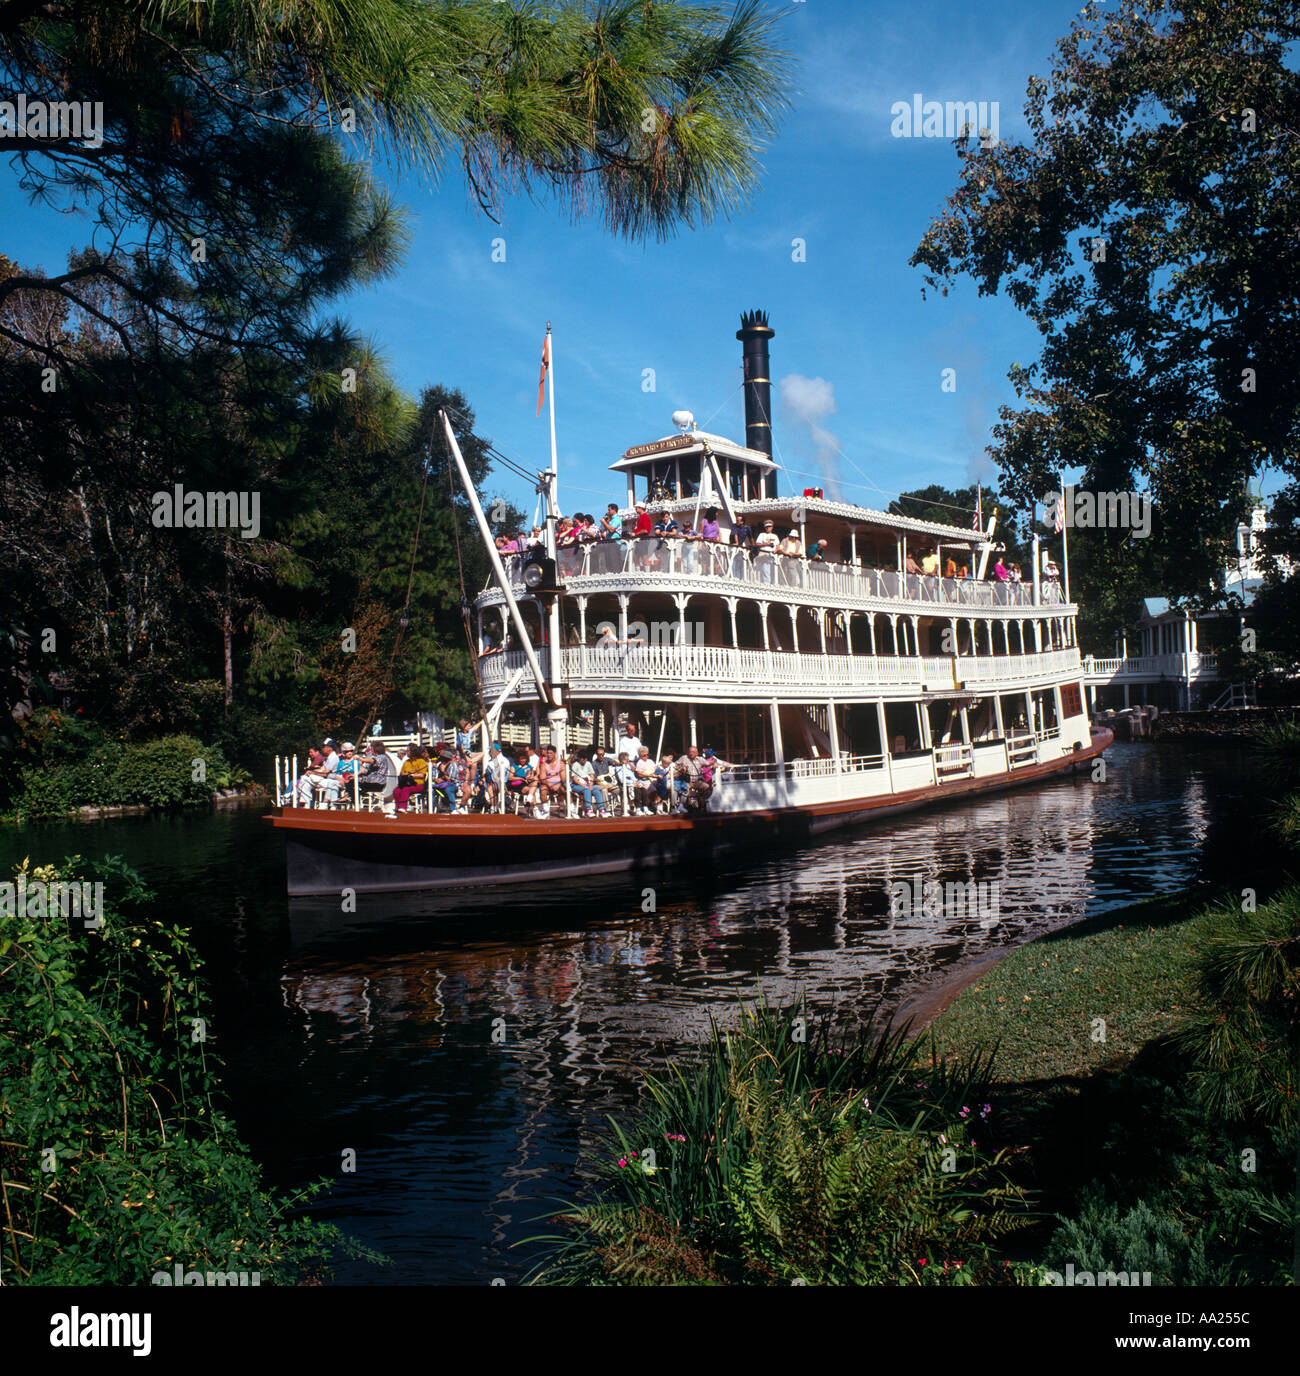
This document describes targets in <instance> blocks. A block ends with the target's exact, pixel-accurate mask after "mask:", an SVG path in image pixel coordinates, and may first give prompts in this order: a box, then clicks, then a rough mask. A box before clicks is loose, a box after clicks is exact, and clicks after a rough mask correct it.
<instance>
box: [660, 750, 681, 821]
mask: <svg viewBox="0 0 1300 1376" xmlns="http://www.w3.org/2000/svg"><path fill="white" fill-rule="evenodd" d="M676 772H677V763H676V760H675V759H674V757H673V752H672V751H671V750H666V751H664V754H663V758H662V759H661V760H660V761H659V763H658V764H657V765H656V766H655V792H656V793H657V794H658V795H659V801H660V803H661V804H662V805H663V810H664V811H665V812H671V811H672V807H673V796H672V793H673V788H674V786H675V784H676V780H675V779H674V778H673V775H674V774H676Z"/></svg>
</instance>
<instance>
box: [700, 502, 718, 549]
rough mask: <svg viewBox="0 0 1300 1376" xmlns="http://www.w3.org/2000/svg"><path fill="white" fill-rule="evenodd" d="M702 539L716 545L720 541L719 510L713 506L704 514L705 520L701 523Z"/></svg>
mask: <svg viewBox="0 0 1300 1376" xmlns="http://www.w3.org/2000/svg"><path fill="white" fill-rule="evenodd" d="M700 539H701V540H711V541H713V542H714V543H715V544H716V543H717V540H718V508H717V507H716V506H711V507H709V508H708V510H707V511H705V513H704V519H703V520H702V521H701V522H700Z"/></svg>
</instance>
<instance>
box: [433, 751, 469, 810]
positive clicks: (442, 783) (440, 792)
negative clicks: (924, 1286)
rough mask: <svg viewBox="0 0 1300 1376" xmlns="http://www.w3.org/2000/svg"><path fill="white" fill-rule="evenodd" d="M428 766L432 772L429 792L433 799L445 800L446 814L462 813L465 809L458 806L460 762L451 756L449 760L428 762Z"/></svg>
mask: <svg viewBox="0 0 1300 1376" xmlns="http://www.w3.org/2000/svg"><path fill="white" fill-rule="evenodd" d="M430 764H431V766H432V768H433V771H434V776H433V783H432V785H431V786H430V792H431V793H432V794H433V795H434V796H435V798H436V797H438V796H441V797H443V798H445V799H446V801H447V810H448V812H463V811H464V810H465V809H464V808H462V807H461V806H459V799H460V781H461V769H460V762H459V761H458V760H457V759H456V757H455V756H454V755H453V756H451V757H450V758H449V759H445V760H438V761H436V762H434V761H430ZM435 807H436V803H435Z"/></svg>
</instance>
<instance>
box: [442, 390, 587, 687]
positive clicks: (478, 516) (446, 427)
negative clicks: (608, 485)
mask: <svg viewBox="0 0 1300 1376" xmlns="http://www.w3.org/2000/svg"><path fill="white" fill-rule="evenodd" d="M438 414H439V416H441V417H442V428H443V432H444V433H445V434H446V436H447V446H448V448H449V449H450V450H451V456H452V458H453V459H455V461H456V471H457V472H458V473H459V474H460V481H461V486H462V487H463V488H464V489H465V495H466V497H468V498H469V504H470V509H471V510H472V511H473V512H474V519H475V521H477V522H478V529H479V534H480V535H481V536H482V537H483V547H484V548H485V549H486V550H487V553H488V558H489V559H490V560H491V561H492V572H493V574H494V576H495V577H496V580H497V586H498V587H499V588H500V589H501V592H502V595H503V596H504V597H505V599H506V605H507V606H508V607H509V608H510V617H511V620H512V621H513V622H514V624H515V632H516V634H517V635H518V636H519V643H520V644H521V645H522V646H523V651H524V655H525V657H526V658H527V660H528V667H529V668H530V669H531V670H532V671H533V678H534V679H535V680H536V683H537V692H538V695H539V696H540V697H541V699H542V701H543V702H546V703H550V704H551V706H553V707H559V705H560V702H559V698H558V696H557V695H556V692H555V689H554V688H553V687H552V686H551V684H550V683H549V682H548V681H547V678H546V675H545V674H543V673H542V666H541V665H540V664H539V663H538V662H537V653H536V651H535V650H534V649H533V642H532V639H531V638H530V637H529V634H528V628H527V626H525V625H524V618H523V615H522V614H521V612H520V610H519V603H518V602H516V601H515V595H514V593H513V592H512V591H511V588H510V579H509V578H507V577H506V570H505V565H504V564H502V562H501V555H500V554H499V553H498V552H497V547H496V542H495V541H494V540H493V539H492V531H491V528H490V527H489V526H488V523H487V517H486V516H485V515H484V514H483V506H482V503H480V501H479V499H478V493H477V492H475V490H474V483H473V481H472V480H471V479H470V476H469V469H468V468H466V467H465V460H464V457H463V456H462V455H461V452H460V445H458V444H457V443H456V436H455V433H454V432H453V431H452V428H451V421H450V420H448V419H447V413H446V411H439V412H438ZM552 653H554V649H552ZM552 663H553V662H552Z"/></svg>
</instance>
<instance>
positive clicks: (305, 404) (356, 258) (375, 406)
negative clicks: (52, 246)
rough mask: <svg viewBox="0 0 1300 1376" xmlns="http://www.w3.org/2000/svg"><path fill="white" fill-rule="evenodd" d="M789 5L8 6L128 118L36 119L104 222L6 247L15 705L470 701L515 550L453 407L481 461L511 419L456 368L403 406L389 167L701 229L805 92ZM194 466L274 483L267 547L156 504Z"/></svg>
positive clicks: (496, 202) (99, 707) (119, 707)
mask: <svg viewBox="0 0 1300 1376" xmlns="http://www.w3.org/2000/svg"><path fill="white" fill-rule="evenodd" d="M773 23H774V20H773V18H772V17H771V16H770V14H768V13H767V12H766V11H765V10H763V9H762V8H761V7H760V5H759V3H757V0H740V3H738V4H737V5H735V7H734V8H732V9H722V8H718V7H712V6H697V5H692V4H686V3H682V0H624V2H623V3H615V2H614V0H598V2H591V3H589V2H588V0H563V2H562V3H554V4H537V3H530V2H529V0H522V2H521V3H517V4H504V3H496V0H369V3H367V4H364V5H358V4H355V3H352V0H276V3H272V0H210V3H207V4H194V3H192V0H0V83H3V86H4V87H5V88H7V89H8V90H9V91H11V92H13V91H21V92H23V93H25V97H26V98H27V99H28V100H29V101H44V102H59V103H74V104H79V103H83V102H84V103H86V105H85V108H86V110H88V111H92V110H93V111H95V112H96V116H95V118H94V119H92V118H91V116H90V115H89V114H88V115H87V116H86V117H85V118H84V119H83V120H82V124H81V127H80V128H79V129H77V130H76V131H75V132H74V133H68V131H62V132H56V131H53V130H51V129H46V130H44V131H43V132H42V131H41V130H38V129H34V128H32V129H28V130H27V132H26V133H24V134H23V135H22V136H21V137H18V138H12V139H6V141H5V150H6V152H7V153H10V154H12V159H11V161H12V164H13V167H14V170H15V172H16V174H17V177H18V182H19V186H20V187H21V189H22V190H23V191H24V192H25V193H26V194H27V196H28V197H29V198H30V199H31V200H32V201H33V202H38V203H41V204H46V205H50V206H53V207H55V208H58V209H62V210H69V209H76V210H82V211H85V212H88V222H89V225H90V227H91V228H90V230H89V233H88V236H87V237H88V242H87V243H86V245H85V246H84V247H83V248H81V249H79V250H78V251H76V252H74V253H73V254H72V255H71V256H70V258H69V260H68V263H67V265H66V268H64V269H60V270H57V271H54V270H50V271H44V270H41V269H39V268H37V267H35V266H32V265H23V264H19V263H17V262H15V261H13V260H11V259H9V258H5V257H0V554H2V555H3V559H0V595H3V596H4V597H5V598H6V600H7V602H8V604H9V606H10V607H11V608H12V609H13V616H14V624H13V626H12V627H11V628H10V630H9V631H8V632H7V633H6V634H5V635H4V636H3V637H0V651H3V652H2V653H0V663H2V664H3V677H4V678H5V681H6V683H7V684H8V685H9V700H10V701H11V702H12V701H14V697H13V694H14V693H15V692H17V693H18V694H20V695H21V694H27V696H28V697H29V698H30V697H31V696H32V695H33V693H36V692H38V691H40V690H44V689H47V688H48V685H49V684H50V682H51V681H52V680H53V679H55V678H58V679H60V680H61V681H62V682H63V683H64V684H65V685H66V686H70V688H71V690H72V691H73V692H74V694H75V695H76V697H77V699H78V700H79V701H80V702H81V703H82V704H83V706H84V708H85V710H86V711H87V712H88V713H90V714H92V715H94V716H95V717H96V718H97V719H100V720H103V721H105V722H106V723H108V724H111V725H112V726H114V727H115V728H116V729H118V730H120V731H121V732H122V733H123V734H125V735H128V736H132V735H142V734H148V733H149V732H152V731H158V730H166V729H171V730H186V731H194V732H196V733H199V734H201V735H203V736H205V737H206V738H210V739H217V740H221V741H223V742H224V743H227V744H228V745H229V746H230V747H231V748H232V750H235V751H239V752H240V753H242V754H245V755H246V754H247V753H248V751H249V749H250V748H252V749H261V750H265V749H267V748H270V744H269V743H270V741H271V740H272V739H275V740H277V741H278V743H279V744H280V745H283V744H284V742H285V740H286V739H295V740H301V739H303V738H304V736H305V735H306V733H307V731H308V729H309V726H308V723H309V722H310V721H312V720H315V721H318V722H319V721H324V722H327V723H329V725H330V727H331V728H332V729H334V730H341V729H348V728H350V727H354V726H358V725H360V724H361V722H363V721H364V720H366V719H367V718H369V717H370V716H372V715H374V714H375V712H377V711H381V710H383V707H384V703H385V701H386V700H387V699H388V698H390V697H392V696H393V695H396V700H397V702H399V703H402V704H405V706H406V708H409V707H410V706H413V705H420V706H425V707H430V708H433V709H435V710H440V711H443V712H444V713H447V712H452V711H456V710H460V709H463V708H467V707H468V706H469V705H470V702H471V701H472V698H473V695H474V692H475V685H474V677H473V655H472V652H471V647H470V646H469V645H468V644H467V642H466V636H465V632H464V629H463V620H464V618H463V608H462V605H461V576H462V571H463V574H464V578H465V582H466V586H467V587H468V588H469V589H470V591H471V593H472V591H473V590H474V589H475V588H476V587H477V586H481V583H482V580H483V577H484V573H485V559H484V555H483V552H482V550H481V548H480V546H479V541H478V538H477V535H476V534H471V533H470V532H471V527H470V522H469V516H468V512H467V510H466V507H465V503H464V501H463V498H461V497H457V496H456V495H455V493H454V492H453V491H452V490H450V489H449V487H448V485H447V483H446V474H445V471H444V456H443V454H442V450H441V445H440V444H439V443H435V444H434V445H433V446H432V447H431V446H430V435H431V431H432V422H433V415H434V413H435V412H436V410H437V408H438V407H439V406H443V405H446V406H449V407H450V408H452V409H453V410H454V412H455V415H456V416H457V417H458V419H457V421H456V426H457V430H458V432H459V439H460V442H461V444H462V447H463V449H464V451H465V455H466V458H467V460H468V461H469V464H470V468H471V471H472V473H473V476H474V478H475V481H476V482H477V483H479V484H480V485H483V484H486V483H488V482H490V456H489V446H488V443H487V441H486V440H484V439H482V438H481V437H479V436H477V435H475V433H474V425H475V420H474V414H473V410H472V407H471V406H470V404H469V402H468V401H467V399H466V398H465V397H464V395H462V394H461V393H460V392H459V391H457V390H455V388H454V381H455V379H451V378H447V379H440V380H439V385H437V386H430V387H428V388H427V389H426V390H425V392H424V395H423V397H422V398H421V400H420V401H418V402H417V401H416V400H413V399H412V398H410V397H407V396H404V395H403V394H402V393H401V392H400V391H399V390H398V388H397V387H396V386H395V385H394V382H393V380H392V379H391V377H390V376H389V374H388V372H387V368H386V365H385V362H384V359H383V356H382V341H378V340H368V339H365V338H362V337H361V336H359V335H358V334H357V333H356V332H355V331H354V330H353V329H351V328H350V327H349V326H348V325H347V323H346V322H345V321H343V320H340V319H336V318H333V317H332V316H331V315H330V314H329V312H330V311H331V310H332V309H333V308H334V307H335V305H336V303H337V302H338V301H339V300H341V298H343V297H344V296H345V295H346V294H347V293H348V292H350V291H352V290H355V289H357V288H361V287H365V286H367V285H368V284H371V283H373V282H375V281H376V280H377V279H379V278H382V277H383V276H385V275H386V274H389V273H391V272H393V271H394V270H395V268H396V267H397V265H398V264H399V263H400V261H401V258H402V254H403V251H404V248H405V244H406V226H405V221H404V217H403V212H402V210H401V208H400V207H398V206H397V205H396V204H395V203H394V202H393V200H392V198H391V196H390V195H389V193H388V192H387V191H386V190H385V189H384V187H383V185H382V183H381V176H382V174H383V173H384V172H386V171H393V172H397V171H403V170H410V169H415V170H417V171H419V172H421V173H423V174H424V176H425V179H426V182H427V183H428V184H429V185H430V186H434V185H436V184H437V182H438V181H439V179H440V178H441V177H443V176H445V174H446V173H447V171H448V169H449V168H450V167H452V166H453V165H454V164H456V163H459V165H460V171H461V173H462V174H463V177H464V182H465V185H466V188H467V190H468V194H469V195H470V197H471V198H472V199H473V201H475V202H476V203H477V204H478V206H479V207H481V209H482V211H483V213H484V214H486V215H487V216H489V217H496V216H497V215H498V214H499V213H500V211H501V208H502V207H503V205H504V204H505V202H506V200H507V199H508V198H510V197H512V196H516V195H519V194H526V195H531V196H534V197H536V198H538V199H541V200H543V201H545V202H547V203H549V204H552V205H553V206H555V207H557V208H558V209H559V210H561V211H562V212H567V213H568V214H570V215H572V216H574V217H581V216H593V217H597V218H599V219H600V220H601V222H603V223H604V224H605V226H606V227H607V228H608V229H610V230H611V231H614V232H617V233H622V234H626V235H629V236H633V237H643V236H646V235H651V236H653V235H659V236H665V235H668V234H671V233H673V232H674V231H675V230H677V229H678V228H679V227H689V226H694V225H697V224H701V223H704V222H706V221H708V220H710V219H712V218H713V217H715V216H717V215H721V214H725V213H727V212H729V211H731V210H733V209H734V208H736V207H737V206H739V205H740V204H742V203H743V201H744V200H745V198H746V197H747V195H748V194H749V193H750V191H751V190H752V188H753V187H754V185H755V184H756V179H757V176H758V171H759V166H758V155H759V151H760V149H761V146H762V144H763V142H764V140H765V139H766V138H767V137H769V136H770V135H771V134H772V133H773V132H774V130H775V128H776V126H777V122H778V120H779V118H780V116H781V114H782V112H783V110H784V108H785V104H786V95H785V91H786V86H787V81H788V67H787V61H786V58H785V56H784V54H783V53H782V52H781V51H780V50H779V49H778V48H777V47H776V46H775V44H774V43H773V41H772V40H773V32H772V26H773ZM65 135H66V136H65ZM431 381H432V380H431ZM176 483H181V484H183V485H184V487H185V488H186V489H190V490H198V491H200V492H202V491H209V492H211V491H218V492H222V491H231V490H238V491H240V492H244V493H247V494H255V495H256V496H257V498H258V501H259V504H260V512H259V529H258V533H257V538H255V539H245V538H243V537H242V535H241V533H240V531H238V530H235V529H233V528H232V526H231V524H230V523H229V522H226V523H225V524H224V525H221V524H217V525H213V524H211V523H208V524H205V525H201V526H197V527H194V528H188V527H180V526H175V527H172V528H168V529H165V530H159V529H158V528H156V523H154V522H151V519H150V516H151V502H152V500H153V496H154V494H156V493H157V492H159V491H160V490H161V491H168V490H170V489H171V488H172V486H173V484H176ZM422 504H423V508H422V512H421V507H422ZM520 519H521V515H520V513H517V512H514V511H513V510H510V511H508V513H507V521H514V522H516V523H517V522H518V520H520ZM417 521H418V523H419V527H420V539H419V542H418V544H417V542H416V540H415V528H416V524H417ZM458 534H459V536H460V550H459V551H458V549H457V536H458Z"/></svg>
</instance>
